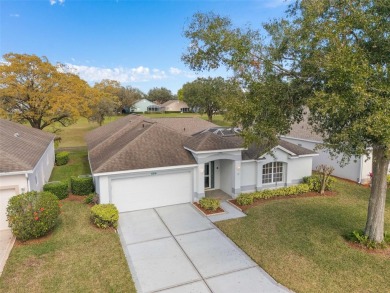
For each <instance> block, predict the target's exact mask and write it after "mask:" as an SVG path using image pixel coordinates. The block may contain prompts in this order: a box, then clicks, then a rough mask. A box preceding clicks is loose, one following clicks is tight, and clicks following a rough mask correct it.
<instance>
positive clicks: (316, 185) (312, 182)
mask: <svg viewBox="0 0 390 293" xmlns="http://www.w3.org/2000/svg"><path fill="white" fill-rule="evenodd" d="M334 182H335V179H334V178H333V177H329V179H328V181H327V182H326V186H325V190H332V187H333V184H334ZM303 183H305V184H307V185H309V188H310V190H311V191H315V192H320V191H321V179H320V176H318V175H312V176H306V177H303Z"/></svg>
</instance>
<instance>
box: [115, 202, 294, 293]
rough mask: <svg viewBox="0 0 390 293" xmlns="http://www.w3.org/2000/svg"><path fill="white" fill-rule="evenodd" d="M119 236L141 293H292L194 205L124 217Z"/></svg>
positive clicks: (130, 214) (126, 214)
mask: <svg viewBox="0 0 390 293" xmlns="http://www.w3.org/2000/svg"><path fill="white" fill-rule="evenodd" d="M118 231H119V235H120V238H121V243H122V246H123V249H124V251H125V255H126V258H127V260H128V263H129V267H130V270H131V273H132V276H133V280H134V282H135V285H136V288H137V292H143V293H152V292H165V293H168V292H169V293H175V292H200V293H202V292H214V293H219V292H221V293H236V292H240V293H245V292H248V293H253V292H270V293H273V292H291V291H289V290H288V289H287V288H285V287H283V286H281V285H280V284H278V283H277V282H275V280H274V279H272V278H271V277H270V276H269V275H268V274H267V273H266V272H265V271H264V270H262V269H261V268H260V267H259V266H258V265H257V264H256V263H255V262H253V261H252V260H251V259H250V258H249V257H248V256H247V255H246V254H245V253H244V252H243V251H242V250H241V249H240V248H239V247H237V246H236V245H235V244H234V243H233V242H232V241H231V240H230V239H229V238H228V237H226V236H225V235H224V234H223V233H222V232H221V231H220V230H219V229H218V228H216V226H214V224H213V223H212V222H211V221H210V219H209V218H207V217H205V216H203V215H201V214H200V213H199V212H198V211H197V210H196V209H195V208H194V207H193V206H192V205H191V204H181V205H174V206H166V207H160V208H155V209H148V210H140V211H134V212H127V213H121V214H120V217H119V229H118Z"/></svg>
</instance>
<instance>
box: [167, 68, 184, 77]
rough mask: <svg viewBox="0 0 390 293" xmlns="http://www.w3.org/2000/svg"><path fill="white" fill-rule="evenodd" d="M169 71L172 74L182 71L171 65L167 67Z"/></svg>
mask: <svg viewBox="0 0 390 293" xmlns="http://www.w3.org/2000/svg"><path fill="white" fill-rule="evenodd" d="M169 73H170V74H173V75H179V74H180V73H182V70H181V69H179V68H176V67H171V68H169Z"/></svg>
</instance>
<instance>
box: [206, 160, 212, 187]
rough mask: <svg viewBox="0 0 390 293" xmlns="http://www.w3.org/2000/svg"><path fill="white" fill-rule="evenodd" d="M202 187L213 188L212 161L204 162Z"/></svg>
mask: <svg viewBox="0 0 390 293" xmlns="http://www.w3.org/2000/svg"><path fill="white" fill-rule="evenodd" d="M204 188H205V189H211V188H214V162H213V161H212V162H208V163H205V164H204Z"/></svg>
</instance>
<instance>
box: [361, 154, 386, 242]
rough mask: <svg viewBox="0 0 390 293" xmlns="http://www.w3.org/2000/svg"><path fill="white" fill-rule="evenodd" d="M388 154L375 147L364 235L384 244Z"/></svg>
mask: <svg viewBox="0 0 390 293" xmlns="http://www.w3.org/2000/svg"><path fill="white" fill-rule="evenodd" d="M387 152H388V149H387V148H386V147H384V146H374V147H373V150H372V173H373V177H372V185H371V195H370V200H369V203H368V214H367V223H366V229H365V231H364V234H365V235H367V236H368V238H369V239H370V240H373V241H375V242H382V241H383V234H384V221H385V203H386V189H387V182H386V177H387V170H388V167H389V161H390V160H389V157H388V156H387V155H388V153H387Z"/></svg>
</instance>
